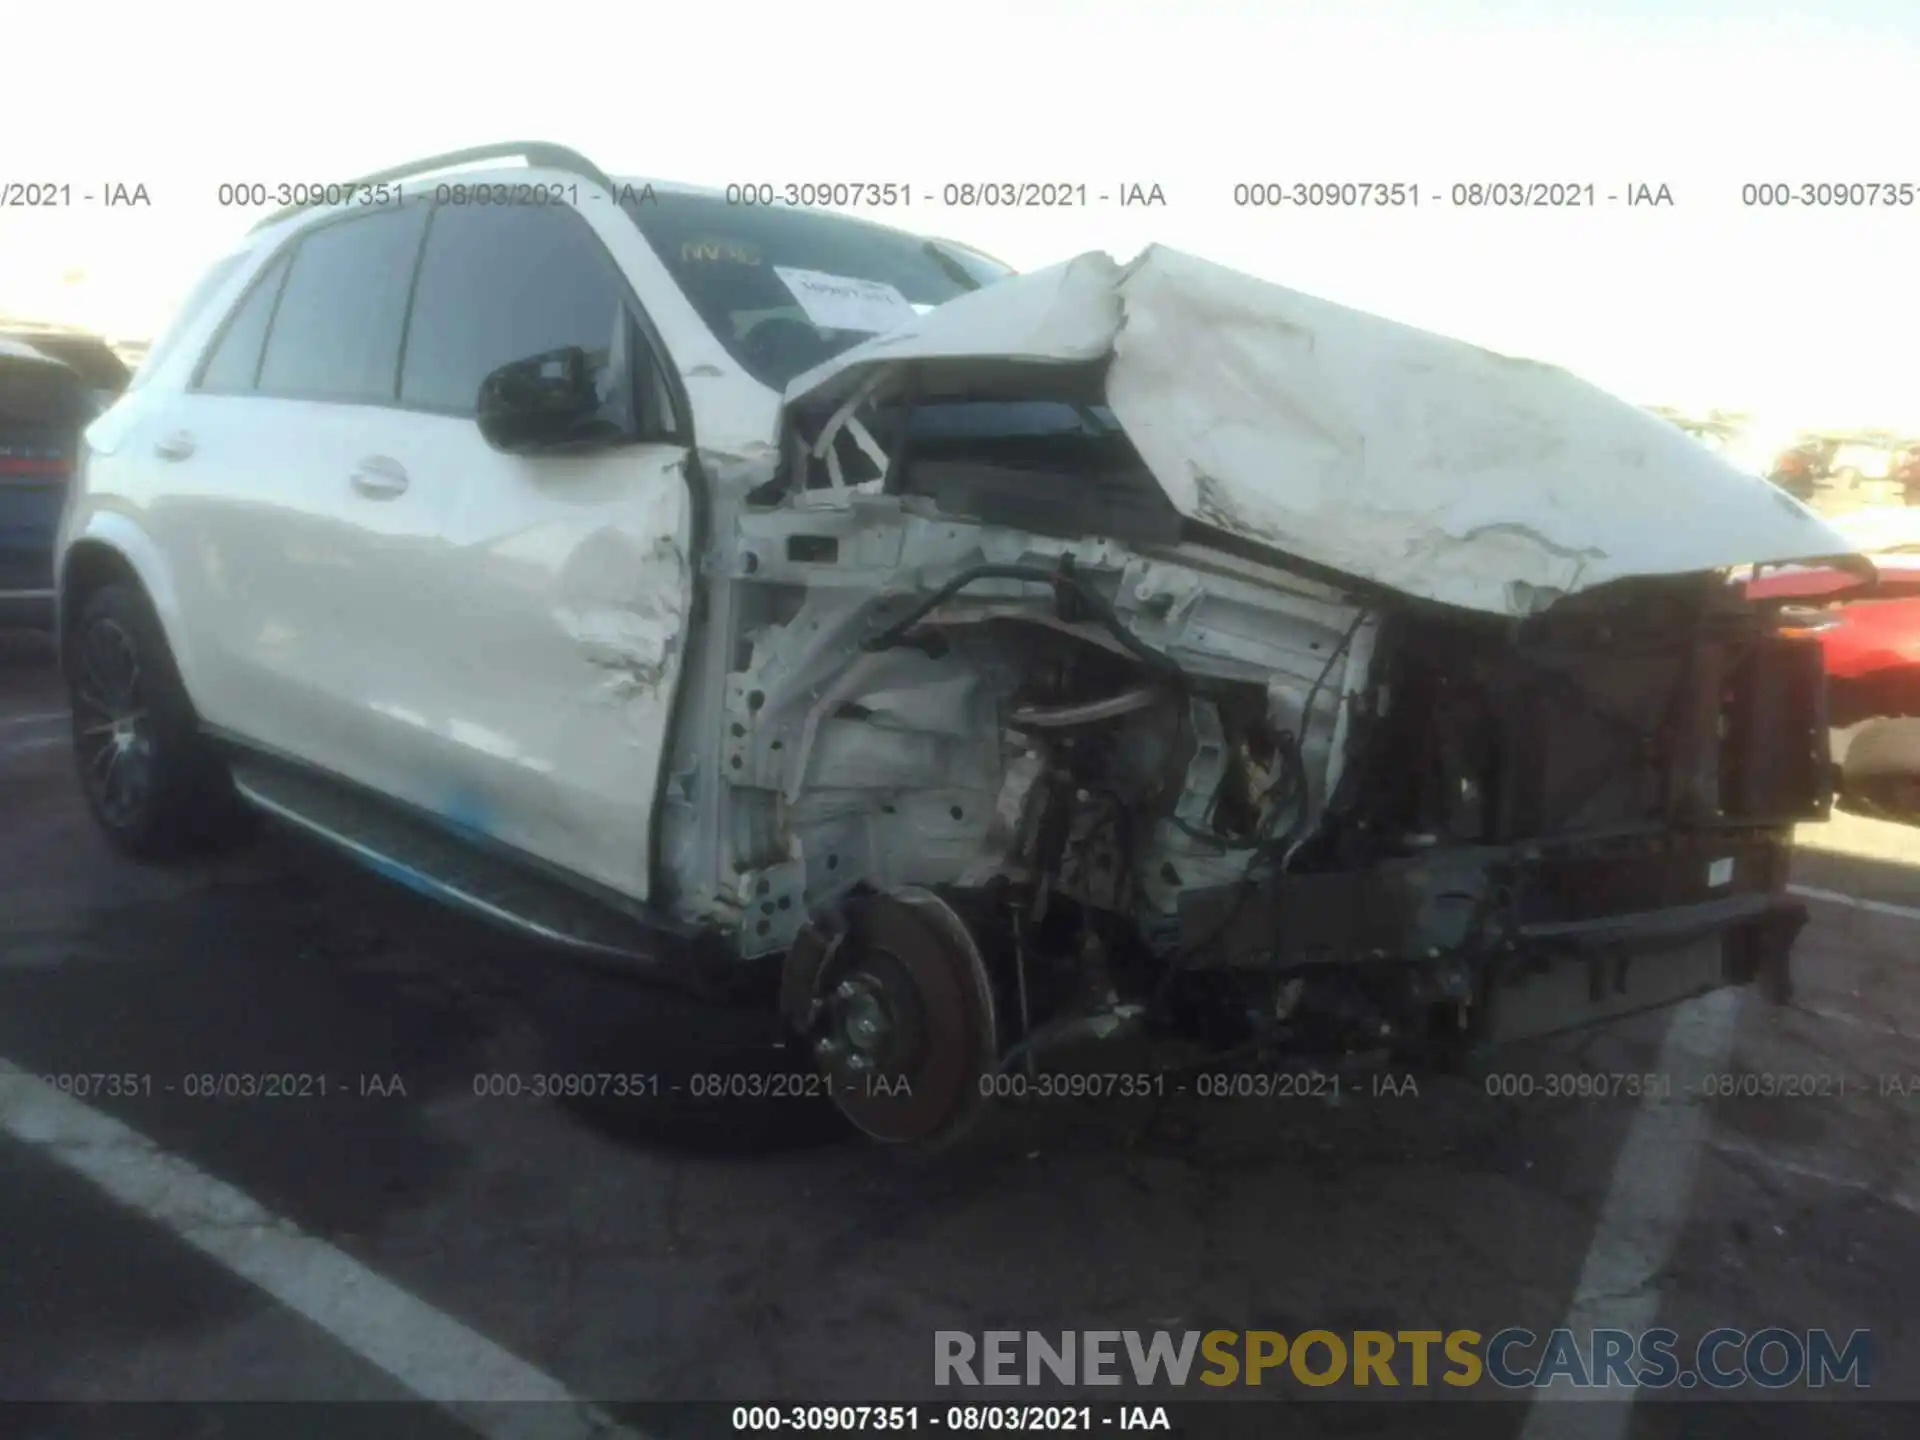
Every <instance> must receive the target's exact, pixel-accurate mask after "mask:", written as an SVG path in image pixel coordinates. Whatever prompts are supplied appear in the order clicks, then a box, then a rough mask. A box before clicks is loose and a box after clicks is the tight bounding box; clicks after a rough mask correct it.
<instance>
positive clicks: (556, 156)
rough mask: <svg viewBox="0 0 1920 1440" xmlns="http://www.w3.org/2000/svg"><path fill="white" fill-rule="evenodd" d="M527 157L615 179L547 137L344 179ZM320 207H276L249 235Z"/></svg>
mask: <svg viewBox="0 0 1920 1440" xmlns="http://www.w3.org/2000/svg"><path fill="white" fill-rule="evenodd" d="M513 159H520V160H525V161H526V162H527V164H528V165H539V166H543V167H545V168H546V169H548V170H562V171H565V172H566V173H567V174H569V175H578V176H579V177H580V178H581V179H582V180H590V181H592V182H593V183H594V184H595V185H598V186H599V187H600V188H601V189H603V190H607V191H611V190H612V189H613V181H612V180H610V179H608V178H607V176H606V174H605V173H604V172H603V171H602V170H601V169H600V167H599V166H598V165H595V164H594V163H593V162H592V161H591V160H589V159H587V157H586V156H584V155H582V154H581V153H580V152H579V151H578V150H569V149H568V148H567V147H566V146H564V145H550V144H548V143H547V142H546V141H544V140H506V141H502V142H501V143H499V144H497V145H475V146H473V147H472V148H470V149H467V150H449V151H448V152H447V153H446V154H444V155H429V156H428V157H427V158H426V159H424V160H415V161H412V162H411V163H409V164H406V165H396V166H394V167H393V168H392V169H390V170H376V171H374V173H373V174H371V175H362V176H360V177H359V178H358V179H354V180H347V181H343V182H342V184H343V185H344V186H346V187H348V188H351V187H353V186H356V185H384V184H387V183H389V182H391V181H394V180H409V179H412V178H414V177H416V176H420V175H428V174H431V173H432V172H434V171H435V170H451V169H452V168H453V167H454V166H456V165H472V164H475V163H476V162H478V161H481V160H513ZM315 208H317V202H315V201H311V200H310V201H308V202H307V203H306V204H304V205H289V206H287V207H286V208H285V209H284V210H276V211H274V212H273V214H271V215H269V216H267V218H266V219H264V220H262V221H260V222H258V223H257V224H255V225H253V226H251V227H249V229H248V231H247V233H248V234H249V235H251V234H253V233H254V232H256V231H259V230H264V229H266V228H267V226H269V225H276V224H278V223H279V222H280V221H282V220H284V219H286V218H287V217H288V216H289V215H298V214H299V213H300V212H301V211H303V210H312V209H315Z"/></svg>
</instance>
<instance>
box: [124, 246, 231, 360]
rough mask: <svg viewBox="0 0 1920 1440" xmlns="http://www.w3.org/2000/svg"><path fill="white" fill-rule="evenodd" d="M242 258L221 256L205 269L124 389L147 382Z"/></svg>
mask: <svg viewBox="0 0 1920 1440" xmlns="http://www.w3.org/2000/svg"><path fill="white" fill-rule="evenodd" d="M246 258H247V255H246V252H245V251H244V250H243V251H241V252H240V253H239V254H237V255H227V256H223V257H222V258H220V259H219V260H216V261H215V262H214V263H213V264H212V265H211V266H209V267H208V269H207V273H206V274H204V275H202V276H201V277H200V279H199V281H198V283H196V284H195V285H194V287H193V289H192V290H190V291H189V292H187V298H186V299H185V300H183V301H181V302H180V308H179V309H178V310H176V311H174V313H173V318H172V319H170V320H169V321H167V325H166V329H164V330H163V331H162V332H161V334H160V338H159V339H158V340H157V341H155V342H154V344H153V345H152V346H151V347H149V348H148V350H147V355H146V358H145V359H144V360H142V361H141V362H140V368H139V369H137V370H135V371H134V372H133V379H131V380H129V381H128V382H127V389H129V390H138V389H139V388H140V387H141V386H142V385H144V384H146V383H147V381H148V380H149V379H150V378H151V377H152V375H153V373H154V372H155V371H156V370H158V369H159V368H160V365H161V362H163V361H164V360H165V359H166V358H167V356H168V354H169V353H170V352H171V351H172V350H173V348H174V346H176V345H178V344H179V343H180V337H181V336H183V335H185V334H186V333H187V330H188V329H189V328H190V327H191V326H192V324H193V322H194V320H195V319H196V318H197V317H198V316H199V314H200V311H201V310H202V309H204V308H205V307H206V304H207V302H208V301H209V300H211V299H213V296H214V292H215V291H217V290H218V289H219V288H220V287H221V286H222V285H224V284H226V283H227V278H228V277H229V276H230V275H232V274H233V272H234V271H235V270H237V269H239V268H240V262H241V261H242V260H244V259H246Z"/></svg>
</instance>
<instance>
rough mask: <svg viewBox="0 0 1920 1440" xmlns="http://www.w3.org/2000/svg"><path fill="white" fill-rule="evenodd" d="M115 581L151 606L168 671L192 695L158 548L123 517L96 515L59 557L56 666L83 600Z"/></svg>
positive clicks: (173, 595) (175, 600)
mask: <svg viewBox="0 0 1920 1440" xmlns="http://www.w3.org/2000/svg"><path fill="white" fill-rule="evenodd" d="M115 582H125V583H131V584H133V585H136V586H138V587H139V589H140V592H141V593H142V594H143V595H144V596H145V597H146V599H147V603H148V604H149V605H151V606H152V607H153V613H154V616H155V618H156V619H157V620H158V621H159V623H160V631H161V634H162V636H163V637H164V638H165V640H166V642H167V649H168V650H169V652H171V654H172V657H173V663H174V668H175V669H176V671H177V672H178V673H179V676H180V681H181V683H182V684H183V685H184V686H186V689H187V693H188V695H189V696H192V695H193V693H194V683H193V657H192V656H191V655H190V654H189V653H188V646H187V644H186V641H185V633H184V632H185V627H184V626H183V625H182V624H181V621H180V602H179V596H178V593H177V592H176V591H175V589H174V587H173V584H172V581H171V579H170V577H169V576H168V573H167V568H166V565H165V564H164V563H163V561H162V560H161V557H160V553H159V549H158V547H157V546H155V545H154V543H153V542H152V541H151V540H150V539H148V537H147V535H146V533H145V532H144V531H142V530H141V529H140V528H139V527H138V526H136V525H135V524H133V522H132V521H130V520H128V519H126V518H125V517H124V516H118V515H113V514H101V515H96V516H94V517H93V519H92V520H91V521H90V522H89V523H88V526H87V528H86V530H85V531H84V532H82V533H81V534H79V535H76V536H74V537H73V539H72V540H71V541H70V542H69V543H68V545H67V547H66V549H65V550H64V551H63V552H62V554H61V556H60V572H59V575H58V577H57V580H56V585H57V589H56V595H57V597H58V599H57V605H58V611H57V624H58V627H59V629H58V643H59V652H60V659H61V664H62V665H65V664H66V662H67V656H68V648H69V644H70V642H71V639H72V635H73V625H74V622H75V620H76V619H77V618H78V617H79V614H80V611H81V609H82V608H83V607H84V606H85V605H86V602H87V598H88V597H89V596H91V595H92V594H94V593H95V592H96V591H97V590H99V589H100V588H101V587H102V586H105V585H109V584H113V583H115Z"/></svg>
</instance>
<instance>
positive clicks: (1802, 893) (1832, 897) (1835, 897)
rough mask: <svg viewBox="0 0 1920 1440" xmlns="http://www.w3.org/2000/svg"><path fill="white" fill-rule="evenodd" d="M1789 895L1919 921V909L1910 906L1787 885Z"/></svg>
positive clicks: (1810, 886)
mask: <svg viewBox="0 0 1920 1440" xmlns="http://www.w3.org/2000/svg"><path fill="white" fill-rule="evenodd" d="M1787 893H1788V894H1789V895H1798V896H1799V897H1800V898H1801V899H1802V900H1824V901H1826V903H1827V904H1829V905H1846V906H1849V907H1851V908H1852V909H1855V910H1867V911H1871V912H1872V913H1873V914H1875V915H1897V916H1898V917H1899V918H1900V919H1902V920H1920V909H1916V908H1915V907H1913V906H1911V905H1894V904H1891V903H1889V902H1888V901H1885V900H1862V899H1861V898H1860V897H1859V896H1858V895H1844V894H1842V893H1841V892H1840V891H1838V890H1821V889H1818V888H1816V887H1815V886H1812V885H1789V886H1787Z"/></svg>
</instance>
